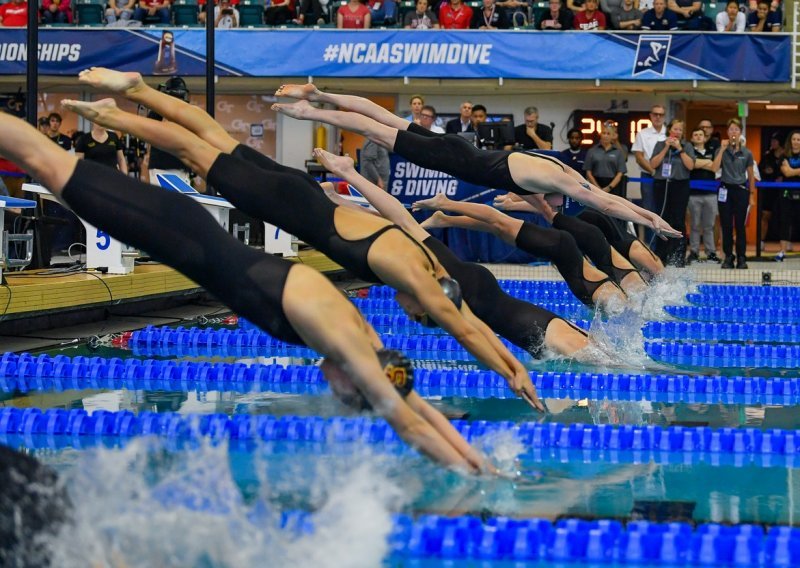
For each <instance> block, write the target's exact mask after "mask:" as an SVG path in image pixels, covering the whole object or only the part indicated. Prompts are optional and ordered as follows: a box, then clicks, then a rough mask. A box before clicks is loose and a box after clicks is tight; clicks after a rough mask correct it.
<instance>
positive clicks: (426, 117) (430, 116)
mask: <svg viewBox="0 0 800 568" xmlns="http://www.w3.org/2000/svg"><path fill="white" fill-rule="evenodd" d="M436 117H437V114H436V109H435V108H433V107H432V106H431V105H425V106H424V107H422V112H421V113H420V114H419V125H420V126H421V127H422V128H426V129H428V130H430V131H431V132H435V133H436V134H444V128H442V127H441V126H438V125H437V124H436Z"/></svg>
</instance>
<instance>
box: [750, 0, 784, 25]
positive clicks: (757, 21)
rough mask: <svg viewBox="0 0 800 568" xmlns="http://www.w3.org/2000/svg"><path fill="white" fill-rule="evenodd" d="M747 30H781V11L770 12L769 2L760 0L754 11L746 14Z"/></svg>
mask: <svg viewBox="0 0 800 568" xmlns="http://www.w3.org/2000/svg"><path fill="white" fill-rule="evenodd" d="M747 31H749V32H779V31H781V12H780V10H779V11H777V12H771V11H770V9H769V2H767V1H765V0H761V1H760V2H759V3H758V7H757V8H756V10H755V11H754V12H750V15H749V16H747Z"/></svg>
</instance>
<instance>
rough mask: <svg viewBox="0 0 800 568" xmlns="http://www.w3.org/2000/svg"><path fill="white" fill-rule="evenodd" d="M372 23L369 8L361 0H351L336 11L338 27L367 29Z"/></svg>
mask: <svg viewBox="0 0 800 568" xmlns="http://www.w3.org/2000/svg"><path fill="white" fill-rule="evenodd" d="M371 23H372V16H371V14H370V11H369V8H367V7H366V6H364V4H362V3H361V2H359V0H350V2H348V3H347V4H345V5H344V6H342V7H340V8H339V11H338V12H336V27H337V28H339V29H343V30H361V29H367V28H369V27H370V24H371Z"/></svg>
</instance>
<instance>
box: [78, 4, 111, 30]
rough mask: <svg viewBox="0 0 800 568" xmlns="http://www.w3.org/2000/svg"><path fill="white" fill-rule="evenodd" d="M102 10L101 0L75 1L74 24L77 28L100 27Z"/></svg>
mask: <svg viewBox="0 0 800 568" xmlns="http://www.w3.org/2000/svg"><path fill="white" fill-rule="evenodd" d="M104 8H105V2H104V1H103V0H75V4H74V8H73V9H74V13H73V15H74V18H75V23H76V24H78V25H79V26H102V25H103V24H104V22H103V9H104Z"/></svg>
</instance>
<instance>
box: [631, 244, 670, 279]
mask: <svg viewBox="0 0 800 568" xmlns="http://www.w3.org/2000/svg"><path fill="white" fill-rule="evenodd" d="M628 256H629V257H630V260H631V262H632V263H633V265H634V266H636V267H637V268H638V269H639V270H642V271H644V272H646V273H648V274H650V275H651V276H653V277H655V276H658V275H660V274H662V273H663V272H664V264H663V263H662V262H661V259H660V258H658V257H657V256H656V255H655V254H654V253H653V251H651V250H650V248H649V247H647V245H645V244H644V243H643V242H642V241H640V240H638V239H636V240H635V241H633V243H631V248H630V251H629V252H628Z"/></svg>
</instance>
